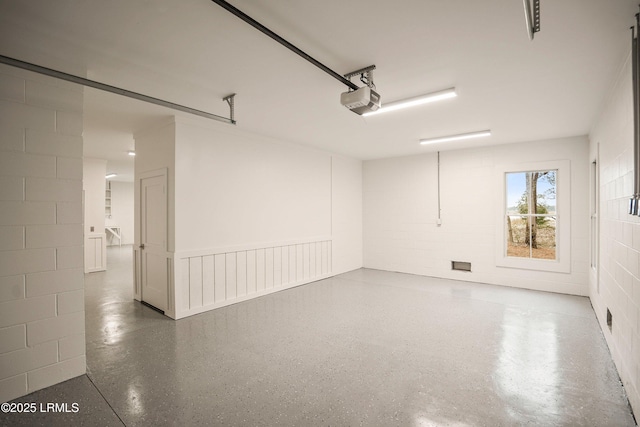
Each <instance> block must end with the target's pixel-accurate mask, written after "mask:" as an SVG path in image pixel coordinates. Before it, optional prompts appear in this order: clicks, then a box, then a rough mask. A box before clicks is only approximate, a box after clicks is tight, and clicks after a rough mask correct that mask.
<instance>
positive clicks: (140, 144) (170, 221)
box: [133, 118, 176, 317]
mask: <svg viewBox="0 0 640 427" xmlns="http://www.w3.org/2000/svg"><path fill="white" fill-rule="evenodd" d="M175 134H176V130H175V123H174V120H173V118H171V119H170V120H165V121H162V122H159V123H156V124H155V125H153V126H152V127H150V128H149V129H146V130H144V131H140V132H137V133H136V134H135V135H134V139H135V147H136V156H135V167H134V196H133V205H134V246H133V247H134V289H133V296H134V298H135V299H137V300H141V299H142V293H141V281H142V272H141V270H140V268H141V261H142V259H141V252H140V249H139V246H140V182H141V177H142V176H143V175H145V174H147V173H152V172H154V171H165V172H166V174H167V186H168V189H167V204H168V206H167V242H166V251H167V252H166V254H165V256H166V269H165V271H164V272H163V274H161V275H158V277H163V280H164V278H165V276H168V277H166V280H168V281H169V283H168V284H167V286H168V294H169V303H168V305H167V307H168V309H167V310H166V314H167V315H168V316H171V317H175V314H174V311H175V307H174V304H173V298H174V294H175V290H174V287H173V282H172V280H171V277H172V274H169V273H167V272H168V271H173V268H174V267H173V252H174V250H175V162H176V160H175Z"/></svg>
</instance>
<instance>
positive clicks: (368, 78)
mask: <svg viewBox="0 0 640 427" xmlns="http://www.w3.org/2000/svg"><path fill="white" fill-rule="evenodd" d="M375 69H376V66H375V65H369V66H368V67H364V68H360V69H359V70H355V71H352V72H350V73H347V74H345V75H344V78H345V79H347V80H350V79H351V78H352V77H355V76H358V75H359V76H360V81H361V82H362V83H364V84H365V85H367V86H369V87H370V88H372V89H375V87H376V85H375V84H374V83H373V70H375ZM352 90H355V89H353V88H349V92H351V91H352Z"/></svg>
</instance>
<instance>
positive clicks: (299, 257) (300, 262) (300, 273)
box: [296, 245, 304, 281]
mask: <svg viewBox="0 0 640 427" xmlns="http://www.w3.org/2000/svg"><path fill="white" fill-rule="evenodd" d="M303 269H304V254H303V251H302V245H296V281H300V280H302V279H303V277H304V270H303Z"/></svg>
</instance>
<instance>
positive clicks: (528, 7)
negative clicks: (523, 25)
mask: <svg viewBox="0 0 640 427" xmlns="http://www.w3.org/2000/svg"><path fill="white" fill-rule="evenodd" d="M522 2H523V4H524V18H525V20H526V22H527V34H528V35H529V40H533V35H534V34H535V33H537V32H539V31H540V0H522ZM531 2H533V5H532V4H531Z"/></svg>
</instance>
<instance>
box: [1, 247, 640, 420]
mask: <svg viewBox="0 0 640 427" xmlns="http://www.w3.org/2000/svg"><path fill="white" fill-rule="evenodd" d="M130 253H131V248H130V247H123V248H110V249H109V271H108V272H106V273H94V274H90V275H87V277H86V325H87V326H86V329H87V332H86V333H87V361H88V371H89V372H88V375H87V376H82V377H79V378H76V379H73V380H71V381H67V382H65V383H63V384H59V385H57V386H54V387H51V388H49V389H45V390H42V391H40V392H36V393H33V394H31V395H29V396H25V397H23V398H20V399H16V402H58V403H65V402H66V403H72V402H78V403H79V406H80V412H79V413H77V414H34V415H29V416H28V415H16V414H10V415H11V416H7V415H0V425H102V426H111V425H114V426H116V425H127V426H137V425H140V426H142V425H150V426H160V425H185V426H189V425H231V426H273V425H284V426H315V425H322V426H346V425H350V426H354V425H365V426H395V425H398V426H425V427H426V426H460V427H462V426H513V425H537V426H538V425H539V426H556V425H563V426H578V425H585V426H632V425H635V423H634V421H633V417H632V414H631V411H630V408H629V406H628V403H627V400H626V397H625V394H624V389H623V388H622V386H621V385H620V381H619V378H618V375H617V373H616V370H615V367H614V365H613V363H612V361H611V357H610V355H609V352H608V350H607V347H606V344H605V341H604V339H603V337H602V333H601V331H600V329H599V326H598V324H597V322H596V319H595V316H594V314H593V311H592V309H591V306H590V304H589V300H588V299H587V298H581V297H571V296H564V295H557V294H548V293H541V292H533V291H526V290H520V289H511V288H504V287H497V286H489V285H480V284H472V283H465V282H457V281H451V280H441V279H433V278H426V277H420V276H412V275H406V274H399V273H389V272H383V271H377V270H366V269H362V270H356V271H353V272H350V273H346V274H342V275H339V276H336V277H334V278H331V279H327V280H322V281H318V282H315V283H313V284H309V285H305V286H300V287H297V288H294V289H290V290H287V291H284V292H279V293H275V294H272V295H269V296H266V297H262V298H258V299H254V300H251V301H247V302H244V303H240V304H235V305H232V306H229V307H226V308H222V309H219V310H216V311H213V312H208V313H204V314H201V315H198V316H193V317H190V318H187V319H183V320H180V321H177V322H176V321H172V320H170V319H168V318H165V317H164V316H162V315H160V314H158V313H156V312H155V311H153V310H151V309H149V308H147V307H144V306H142V305H140V304H139V303H137V302H134V301H132V292H131V280H132V279H131V277H132V273H131V265H130V263H129V262H128V261H126V260H128V258H129V257H130Z"/></svg>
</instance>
